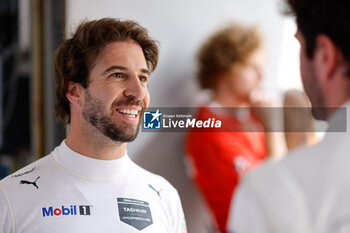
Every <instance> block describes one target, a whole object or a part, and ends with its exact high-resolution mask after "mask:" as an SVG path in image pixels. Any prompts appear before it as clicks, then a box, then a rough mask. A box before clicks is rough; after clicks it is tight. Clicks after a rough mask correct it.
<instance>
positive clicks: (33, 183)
mask: <svg viewBox="0 0 350 233" xmlns="http://www.w3.org/2000/svg"><path fill="white" fill-rule="evenodd" d="M39 178H40V176H38V178H36V179H35V181H33V182H31V181H27V180H21V181H20V184H32V185H34V186H35V188H37V189H38V188H39V187H38V185H37V184H36V182H37V181H38V179H39Z"/></svg>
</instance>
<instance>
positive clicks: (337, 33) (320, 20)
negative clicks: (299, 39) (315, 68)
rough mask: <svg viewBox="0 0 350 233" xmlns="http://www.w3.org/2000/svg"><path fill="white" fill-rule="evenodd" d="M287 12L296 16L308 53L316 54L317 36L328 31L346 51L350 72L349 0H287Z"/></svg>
mask: <svg viewBox="0 0 350 233" xmlns="http://www.w3.org/2000/svg"><path fill="white" fill-rule="evenodd" d="M287 3H288V5H289V7H290V8H289V9H288V10H287V13H292V14H294V15H295V16H296V21H297V25H298V28H299V30H300V32H301V33H302V34H303V36H304V38H305V41H306V53H307V56H308V57H309V58H312V57H313V53H314V50H315V39H316V37H317V36H318V35H320V34H324V35H327V36H328V37H329V38H330V39H331V40H332V41H333V42H334V44H335V45H336V46H337V47H338V48H339V50H341V52H342V53H343V56H344V59H345V61H346V63H347V66H348V72H347V75H348V76H350V0H287Z"/></svg>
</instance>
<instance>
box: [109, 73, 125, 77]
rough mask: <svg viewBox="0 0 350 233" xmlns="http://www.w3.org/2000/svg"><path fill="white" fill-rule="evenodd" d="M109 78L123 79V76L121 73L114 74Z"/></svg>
mask: <svg viewBox="0 0 350 233" xmlns="http://www.w3.org/2000/svg"><path fill="white" fill-rule="evenodd" d="M111 76H112V77H114V78H125V74H123V73H114V74H112V75H111Z"/></svg>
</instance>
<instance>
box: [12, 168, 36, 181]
mask: <svg viewBox="0 0 350 233" xmlns="http://www.w3.org/2000/svg"><path fill="white" fill-rule="evenodd" d="M35 169H36V166H35V167H33V168H32V169H30V170H28V171H24V172H22V173H18V174H14V175H12V176H11V177H13V178H16V177H20V176H24V175H27V174H29V173H32V172H33V171H34V170H35Z"/></svg>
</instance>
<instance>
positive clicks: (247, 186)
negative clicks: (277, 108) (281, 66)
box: [229, 0, 350, 233]
mask: <svg viewBox="0 0 350 233" xmlns="http://www.w3.org/2000/svg"><path fill="white" fill-rule="evenodd" d="M287 4H288V6H289V9H290V10H289V11H290V12H292V13H293V14H295V15H296V22H297V26H298V30H297V32H296V35H295V36H296V38H297V39H298V41H299V42H300V46H301V51H300V70H301V77H302V82H303V86H304V89H305V92H306V94H307V95H308V97H309V99H310V102H311V105H312V113H313V115H314V117H315V118H316V119H319V120H327V122H328V124H329V128H328V129H327V132H326V134H325V136H324V137H323V140H322V141H321V142H320V143H318V144H316V145H314V146H311V147H305V148H301V149H297V150H294V151H293V152H292V153H291V154H290V155H289V156H286V158H285V159H284V160H282V161H279V162H277V163H265V164H264V165H263V166H260V167H259V168H257V169H255V170H254V171H252V172H248V173H246V175H245V176H244V178H243V181H242V183H241V185H240V187H239V188H238V190H237V192H236V197H235V199H234V201H233V206H232V207H233V208H232V215H231V216H232V217H230V224H229V229H230V232H235V233H250V232H251V233H253V232H254V233H255V232H259V233H281V232H286V233H288V232H293V233H313V232H317V233H326V232H327V233H329V232H332V233H340V232H350V218H349V216H350V204H349V201H348V199H349V196H350V156H349V153H350V143H349V142H350V133H349V132H350V131H349V130H350V126H349V120H350V109H349V108H350V43H349V41H350V14H349V12H350V1H349V0H342V1H332V0H319V1H313V0H288V1H287Z"/></svg>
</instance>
